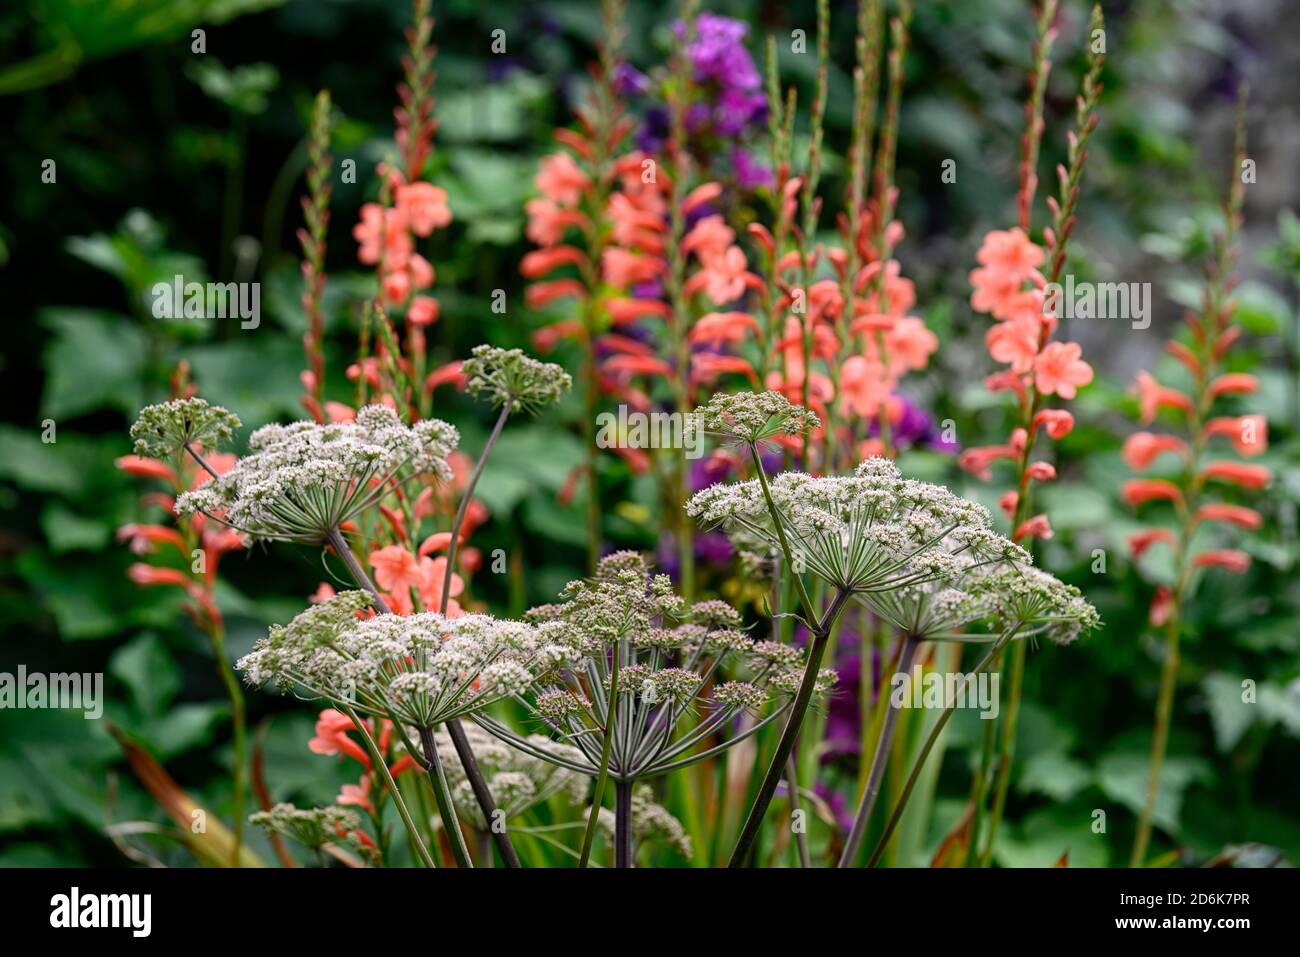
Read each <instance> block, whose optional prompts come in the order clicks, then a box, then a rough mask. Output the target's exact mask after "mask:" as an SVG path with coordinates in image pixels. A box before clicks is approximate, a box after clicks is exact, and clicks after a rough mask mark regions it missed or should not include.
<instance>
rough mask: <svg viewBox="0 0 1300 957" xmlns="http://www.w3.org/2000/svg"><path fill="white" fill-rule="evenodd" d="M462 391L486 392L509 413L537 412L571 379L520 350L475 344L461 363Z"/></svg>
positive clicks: (558, 396)
mask: <svg viewBox="0 0 1300 957" xmlns="http://www.w3.org/2000/svg"><path fill="white" fill-rule="evenodd" d="M460 371H461V375H463V376H464V377H465V391H467V392H468V393H470V394H471V395H476V396H477V395H485V396H487V397H488V399H490V400H491V402H492V404H493V405H494V406H503V405H504V406H509V407H510V411H511V412H519V411H521V410H526V411H528V412H534V413H535V412H539V411H541V410H542V409H544V408H546V407H547V406H548V405H554V404H555V403H557V402H559V401H560V399H561V398H562V397H563V396H564V393H566V392H568V391H569V389H571V388H573V378H572V377H571V376H570V375H569V374H568V373H567V372H565V371H564V369H563V368H561V367H560V366H558V365H556V364H555V363H553V362H540V361H538V360H537V359H534V358H532V357H531V356H529V355H527V354H525V353H524V351H523V350H522V349H501V348H498V347H497V346H489V345H480V346H475V347H474V351H473V354H472V358H470V359H466V360H465V362H464V364H463V365H462V366H461V369H460Z"/></svg>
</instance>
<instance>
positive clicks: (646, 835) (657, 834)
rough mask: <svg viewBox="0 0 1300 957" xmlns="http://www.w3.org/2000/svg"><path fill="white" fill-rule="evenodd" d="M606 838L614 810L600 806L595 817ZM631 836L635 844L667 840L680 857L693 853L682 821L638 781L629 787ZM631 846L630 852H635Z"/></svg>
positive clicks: (611, 828) (610, 834)
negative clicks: (630, 793)
mask: <svg viewBox="0 0 1300 957" xmlns="http://www.w3.org/2000/svg"><path fill="white" fill-rule="evenodd" d="M596 823H597V825H598V826H599V827H600V830H601V833H602V834H603V835H604V836H605V840H606V841H610V842H612V841H613V840H614V812H613V811H611V810H610V809H609V808H607V807H602V808H601V809H600V815H599V817H598V818H597V820H596ZM632 840H633V841H634V842H635V844H636V845H641V844H644V843H646V842H651V843H662V844H667V845H668V846H669V847H671V848H672V849H673V850H675V851H676V852H677V853H678V854H680V855H681V856H682V857H685V858H687V859H689V858H690V857H691V855H692V854H693V853H694V848H693V846H692V844H691V836H690V835H689V834H687V833H686V828H684V827H682V822H681V821H679V820H677V818H675V817H673V816H672V815H671V814H670V813H668V809H667V808H665V807H664V806H663V805H662V804H656V803H655V800H654V792H653V791H652V790H651V789H650V785H648V784H638V785H637V786H636V787H635V788H633V790H632ZM635 853H636V852H635V850H634V851H633V855H634V856H635Z"/></svg>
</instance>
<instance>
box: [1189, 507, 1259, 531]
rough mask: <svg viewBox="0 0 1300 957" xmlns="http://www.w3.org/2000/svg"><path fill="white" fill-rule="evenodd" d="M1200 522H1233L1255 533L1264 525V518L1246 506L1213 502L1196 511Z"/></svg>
mask: <svg viewBox="0 0 1300 957" xmlns="http://www.w3.org/2000/svg"><path fill="white" fill-rule="evenodd" d="M1196 521H1198V522H1231V523H1232V524H1233V525H1237V526H1240V527H1241V528H1244V529H1246V530H1248V531H1252V532H1253V531H1255V530H1256V529H1258V528H1259V527H1260V526H1261V525H1263V524H1264V518H1263V516H1262V515H1260V514H1259V512H1257V511H1255V510H1254V509H1253V508H1246V506H1244V505H1230V504H1228V503H1226V502H1211V503H1210V504H1209V505H1202V506H1201V507H1200V508H1198V509H1197V510H1196Z"/></svg>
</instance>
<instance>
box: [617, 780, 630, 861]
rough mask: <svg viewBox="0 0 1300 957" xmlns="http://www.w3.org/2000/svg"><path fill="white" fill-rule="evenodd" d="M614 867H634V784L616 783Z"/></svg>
mask: <svg viewBox="0 0 1300 957" xmlns="http://www.w3.org/2000/svg"><path fill="white" fill-rule="evenodd" d="M614 866H615V867H631V866H632V782H631V781H616V782H614Z"/></svg>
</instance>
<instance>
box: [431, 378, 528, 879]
mask: <svg viewBox="0 0 1300 957" xmlns="http://www.w3.org/2000/svg"><path fill="white" fill-rule="evenodd" d="M508 418H510V403H509V402H506V403H504V404H502V406H501V414H500V415H498V416H497V421H496V424H495V425H494V426H493V427H492V434H491V435H489V436H488V440H487V443H486V444H485V445H484V446H483V452H482V454H481V455H479V457H478V462H477V463H476V464H475V465H474V471H473V472H472V473H471V474H470V477H469V484H467V485H466V486H465V494H464V495H463V496H462V497H461V500H460V506H459V507H458V508H457V509H456V518H455V520H454V521H453V522H452V525H451V541H450V542H448V543H447V570H446V571H445V572H444V573H443V577H442V597H441V598H440V599H439V601H438V613H439V614H442V615H445V614H447V603H448V602H449V601H450V600H451V576H452V569H453V568H454V566H455V562H456V548H457V546H458V545H459V544H460V530H461V528H463V527H464V525H465V515H466V514H467V513H468V512H469V503H470V500H471V499H472V498H473V497H474V487H475V486H476V485H478V480H479V476H480V475H482V474H483V467H484V466H485V465H486V464H487V460H488V456H489V455H490V454H491V452H492V447H493V446H494V445H496V441H497V438H498V437H499V436H500V435H501V430H502V429H503V428H505V424H506V419H508ZM447 733H448V734H449V735H450V736H451V743H452V745H453V746H454V747H455V748H456V756H457V757H458V758H460V763H461V767H463V768H464V769H465V776H466V778H467V779H468V780H469V786H470V789H471V790H472V791H473V792H474V799H475V800H476V801H478V806H479V810H481V811H482V812H483V820H484V821H486V822H487V825H488V830H489V831H490V832H491V834H492V840H493V841H494V842H495V843H496V846H497V850H498V851H500V852H501V858H502V860H504V861H505V863H506V867H519V866H521V865H520V863H519V855H518V854H517V853H515V848H514V845H513V844H512V843H511V842H510V835H509V834H507V833H506V831H505V829H504V828H501V829H498V828H497V823H496V822H497V813H496V812H497V806H496V801H495V800H494V799H493V797H492V790H491V789H490V788H489V787H488V783H487V779H486V778H485V777H484V776H483V771H482V769H481V768H480V767H479V766H478V760H477V759H476V758H475V757H474V749H473V748H472V747H470V743H469V738H468V737H466V735H465V729H464V728H462V727H461V724H460V721H459V720H457V719H453V720H451V721H448V722H447Z"/></svg>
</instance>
